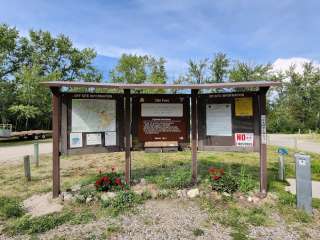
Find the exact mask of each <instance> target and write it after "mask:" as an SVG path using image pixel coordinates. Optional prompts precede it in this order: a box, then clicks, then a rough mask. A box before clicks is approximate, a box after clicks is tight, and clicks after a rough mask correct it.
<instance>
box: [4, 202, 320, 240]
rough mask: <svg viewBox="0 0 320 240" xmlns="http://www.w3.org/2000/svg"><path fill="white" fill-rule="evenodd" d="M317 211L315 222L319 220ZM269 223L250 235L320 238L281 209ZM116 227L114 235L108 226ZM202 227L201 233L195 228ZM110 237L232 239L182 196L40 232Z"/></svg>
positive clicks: (44, 238)
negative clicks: (291, 222) (287, 219)
mask: <svg viewBox="0 0 320 240" xmlns="http://www.w3.org/2000/svg"><path fill="white" fill-rule="evenodd" d="M319 216H320V215H319V213H318V212H316V214H315V218H316V219H317V220H316V222H318V220H319ZM271 218H272V219H273V224H272V225H270V226H259V227H255V226H252V227H250V228H249V237H251V238H252V239H258V240H265V239H268V240H278V239H279V240H280V239H281V240H298V239H300V238H301V237H302V236H303V237H304V239H314V240H315V239H319V236H320V228H319V225H318V224H315V225H314V227H311V228H310V226H307V225H304V224H298V223H297V224H296V225H290V226H288V225H287V224H286V223H285V221H284V220H283V219H282V218H281V217H280V216H279V214H278V213H273V214H272V216H271ZM110 228H111V229H113V233H112V234H111V235H108V234H110V232H109V233H108V231H107V229H110ZM196 229H201V230H202V231H203V232H202V233H203V234H202V235H200V236H195V234H194V230H196ZM106 235H107V236H109V238H108V239H112V240H133V239H134V240H164V239H165V240H173V239H181V240H186V239H191V240H192V239H197V240H205V239H210V240H212V239H219V240H220V239H221V240H228V239H232V238H231V236H230V229H228V228H225V227H223V226H221V225H219V224H212V223H209V221H208V215H207V213H206V212H204V211H203V210H201V209H200V208H199V206H198V204H197V202H196V201H193V200H182V199H168V200H151V201H147V202H146V203H145V204H144V205H141V206H139V207H137V210H136V211H135V212H134V213H131V214H128V215H122V216H119V217H117V218H104V219H100V220H98V221H93V222H90V223H88V224H80V225H70V224H64V225H61V226H59V227H57V228H55V229H52V230H50V231H48V232H46V233H43V234H40V235H38V237H39V239H41V240H54V239H72V240H73V239H74V240H75V239H105V237H106ZM7 239H10V240H20V239H21V240H22V239H24V240H25V239H30V238H29V237H28V236H16V237H14V238H8V237H5V236H3V235H0V240H7Z"/></svg>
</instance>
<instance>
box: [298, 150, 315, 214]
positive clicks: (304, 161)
mask: <svg viewBox="0 0 320 240" xmlns="http://www.w3.org/2000/svg"><path fill="white" fill-rule="evenodd" d="M294 157H295V160H296V188H297V191H296V192H297V208H300V209H303V210H304V211H306V212H307V213H308V214H312V182H311V164H310V156H309V155H304V154H301V153H297V154H295V155H294Z"/></svg>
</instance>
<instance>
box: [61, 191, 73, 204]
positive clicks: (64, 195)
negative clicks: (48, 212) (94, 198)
mask: <svg viewBox="0 0 320 240" xmlns="http://www.w3.org/2000/svg"><path fill="white" fill-rule="evenodd" d="M61 196H62V201H64V202H70V201H72V200H73V195H72V193H70V192H62V193H61Z"/></svg>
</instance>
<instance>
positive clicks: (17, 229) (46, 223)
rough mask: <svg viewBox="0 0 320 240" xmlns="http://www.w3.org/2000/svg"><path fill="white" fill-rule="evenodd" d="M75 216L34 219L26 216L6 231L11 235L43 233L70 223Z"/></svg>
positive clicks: (54, 215)
mask: <svg viewBox="0 0 320 240" xmlns="http://www.w3.org/2000/svg"><path fill="white" fill-rule="evenodd" d="M73 216H74V215H73V214H72V213H71V212H66V213H63V214H50V215H46V216H41V217H34V218H31V217H30V216H29V215H25V216H23V217H21V218H19V219H17V220H15V221H14V222H12V223H11V224H9V225H8V226H7V228H6V229H5V230H6V231H7V232H8V233H11V234H33V233H42V232H46V231H48V230H50V229H53V228H55V227H57V226H60V225H62V224H64V223H66V222H68V221H70V220H71V219H72V218H73Z"/></svg>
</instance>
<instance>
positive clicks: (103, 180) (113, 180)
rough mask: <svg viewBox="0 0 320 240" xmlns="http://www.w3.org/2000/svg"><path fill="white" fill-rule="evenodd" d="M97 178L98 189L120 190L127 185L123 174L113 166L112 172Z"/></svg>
mask: <svg viewBox="0 0 320 240" xmlns="http://www.w3.org/2000/svg"><path fill="white" fill-rule="evenodd" d="M101 175H102V174H100V176H99V178H98V179H97V180H96V183H95V186H96V189H97V190H98V191H105V192H106V191H110V190H111V191H115V190H117V191H119V190H122V189H123V188H124V187H125V184H123V183H122V180H121V175H120V174H119V173H117V172H115V169H114V168H112V170H111V172H109V173H105V174H103V176H101Z"/></svg>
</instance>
